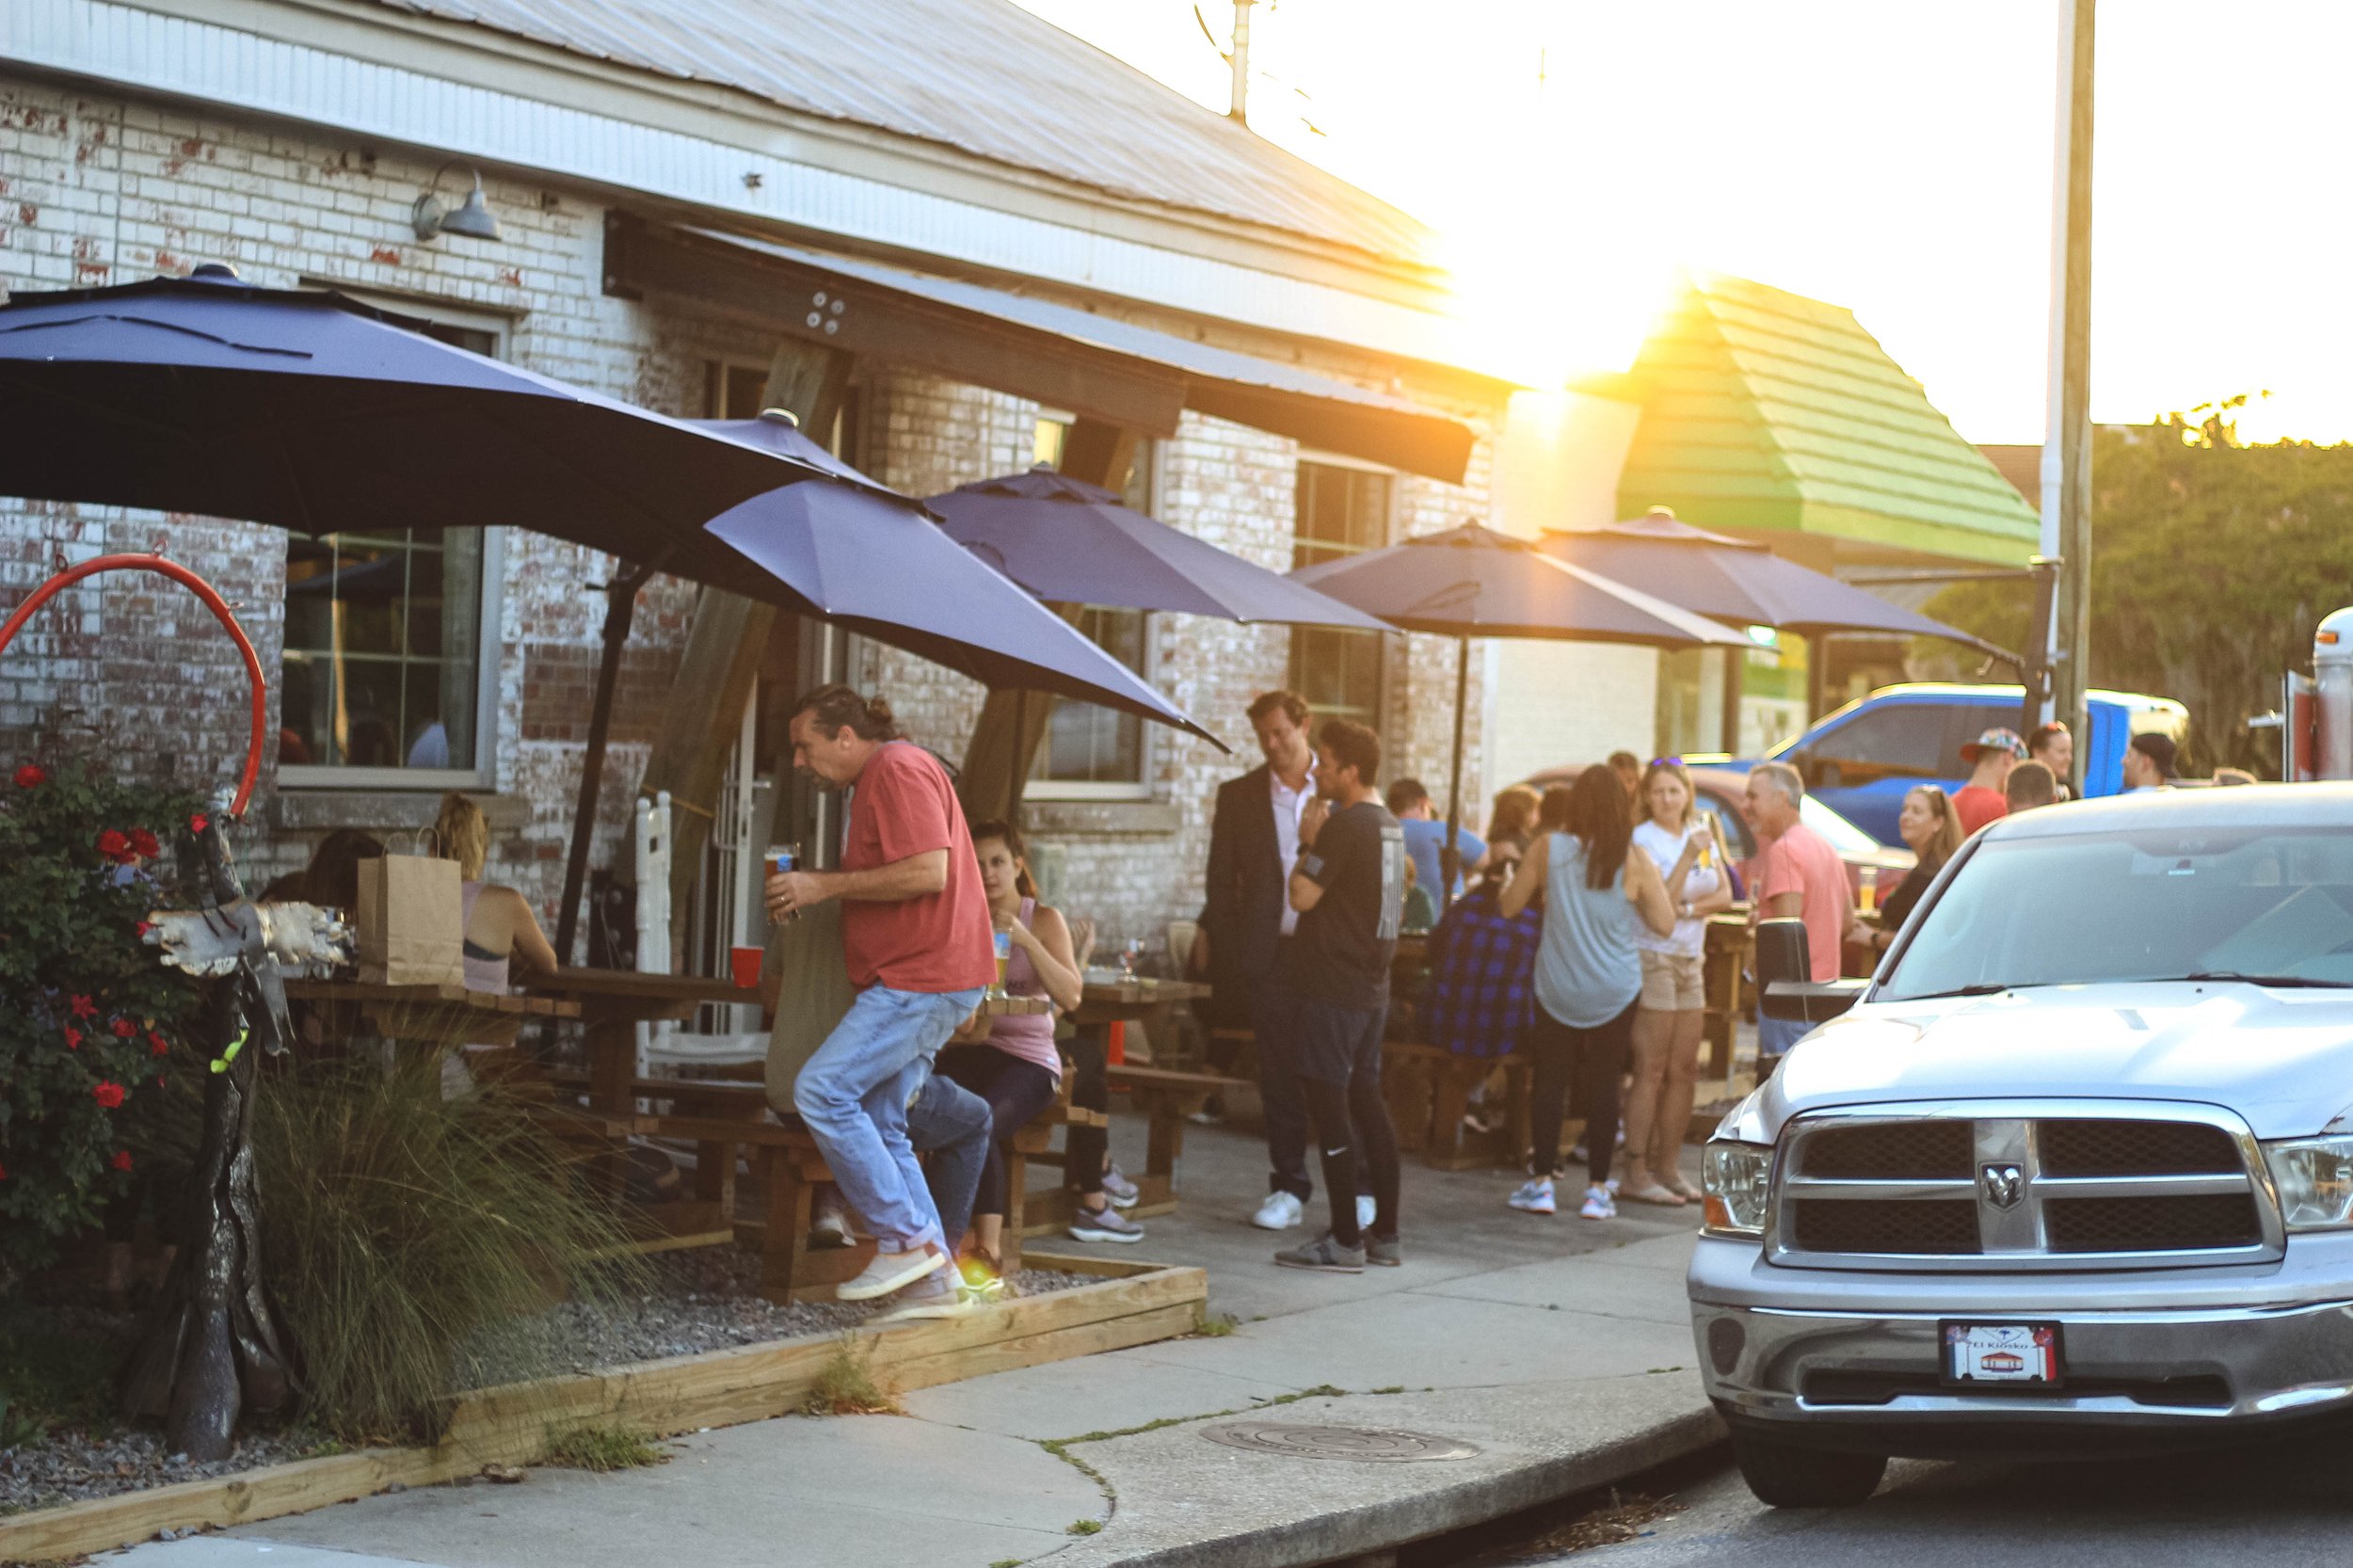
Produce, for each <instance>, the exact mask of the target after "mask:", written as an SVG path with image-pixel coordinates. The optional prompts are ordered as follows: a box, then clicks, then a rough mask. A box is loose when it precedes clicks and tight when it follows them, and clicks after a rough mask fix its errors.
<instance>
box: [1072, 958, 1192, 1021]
mask: <svg viewBox="0 0 2353 1568" xmlns="http://www.w3.org/2000/svg"><path fill="white" fill-rule="evenodd" d="M1084 980H1085V987H1084V988H1083V989H1082V990H1081V991H1080V994H1079V1007H1078V1011H1076V1012H1074V1013H1072V1014H1071V1015H1070V1022H1071V1024H1072V1025H1073V1026H1074V1027H1076V1028H1079V1029H1102V1028H1104V1027H1105V1026H1107V1025H1110V1024H1115V1023H1129V1022H1133V1021H1135V1020H1137V1019H1152V1018H1156V1017H1164V1016H1166V1010H1167V1009H1168V1008H1171V1007H1174V1006H1175V1005H1176V1004H1177V1003H1178V1002H1180V1001H1193V1000H1198V999H1200V998H1203V997H1206V996H1208V995H1209V987H1208V986H1207V985H1204V984H1199V983H1198V982H1196V981H1191V980H1151V979H1147V978H1145V977H1144V976H1142V975H1123V974H1119V973H1116V972H1114V971H1109V970H1101V969H1090V970H1088V971H1087V973H1086V975H1085V976H1084Z"/></svg>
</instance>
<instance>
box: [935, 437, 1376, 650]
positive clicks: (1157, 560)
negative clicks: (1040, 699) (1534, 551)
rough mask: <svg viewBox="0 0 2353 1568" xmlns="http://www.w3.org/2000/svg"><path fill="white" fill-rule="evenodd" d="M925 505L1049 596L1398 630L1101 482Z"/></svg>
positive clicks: (974, 494) (969, 495)
mask: <svg viewBox="0 0 2353 1568" xmlns="http://www.w3.org/2000/svg"><path fill="white" fill-rule="evenodd" d="M926 504H928V505H929V506H930V507H931V508H932V510H933V511H935V512H936V513H938V514H939V516H940V517H941V518H942V519H943V520H944V521H943V522H942V524H941V526H943V527H944V528H946V529H947V531H948V533H949V534H950V535H951V536H952V537H954V538H955V539H957V540H958V541H960V542H961V543H962V544H963V545H964V547H965V548H966V549H968V550H969V551H971V552H974V553H975V554H977V555H979V556H980V557H981V558H982V559H983V560H984V561H986V562H988V563H989V564H990V565H991V566H993V567H996V568H998V569H999V570H1000V571H1002V572H1004V574H1005V575H1006V576H1008V577H1010V578H1012V579H1013V580H1014V581H1015V582H1016V583H1018V584H1021V585H1022V586H1023V587H1025V588H1027V589H1029V590H1030V591H1031V592H1032V593H1033V594H1035V595H1037V597H1038V598H1040V599H1047V600H1055V601H1057V602H1059V603H1065V604H1106V605H1112V606H1115V607H1117V608H1120V609H1127V610H1173V611H1178V612H1181V613H1183V614H1186V615H1193V616H1218V617H1220V618H1222V619H1225V620H1235V621H1274V622H1287V623H1289V624H1291V625H1295V626H1342V627H1348V628H1351V629H1353V630H1356V631H1362V632H1386V631H1389V630H1390V628H1389V627H1388V626H1386V625H1385V624H1383V623H1382V622H1381V621H1379V620H1376V619H1374V618H1373V617H1372V616H1369V615H1366V614H1365V613H1364V612H1363V611H1361V610H1358V609H1356V608H1354V607H1353V606H1351V605H1348V604H1343V603H1342V602H1340V601H1339V600H1337V599H1333V598H1331V597H1329V596H1328V595H1325V594H1320V593H1318V592H1316V591H1315V590H1314V589H1313V588H1309V587H1305V586H1303V585H1302V584H1298V583H1295V582H1293V581H1291V580H1290V579H1289V578H1287V577H1284V576H1283V575H1281V574H1280V573H1278V572H1273V571H1269V570H1268V569H1267V568H1264V567H1261V566H1257V565H1256V564H1254V563H1252V562H1249V561H1245V560H1243V559H1242V558H1241V556H1239V555H1233V554H1229V553H1227V552H1225V551H1223V550H1220V549H1218V548H1217V547H1216V546H1215V545H1213V544H1209V543H1206V542H1204V541H1203V540H1200V539H1196V538H1194V537H1193V536H1192V535H1190V534H1187V533H1185V532H1183V531H1182V530H1180V529H1176V528H1171V527H1170V526H1168V524H1166V523H1164V522H1158V521H1155V520H1152V519H1151V518H1148V517H1145V516H1144V514H1143V513H1142V512H1138V511H1134V510H1132V509H1131V508H1129V507H1128V506H1125V505H1123V504H1121V503H1120V499H1119V497H1118V496H1116V495H1114V494H1112V492H1111V491H1110V490H1107V489H1105V488H1103V487H1101V486H1100V485H1090V484H1088V483H1087V482H1086V481H1084V480H1082V479H1073V478H1070V477H1068V476H1067V475H1065V474H1061V473H1057V472H1054V471H1053V470H1052V469H1050V468H1044V467H1040V468H1033V469H1032V470H1030V471H1029V472H1026V473H1012V474H1006V475H1005V476H1003V477H1002V478H998V479H982V480H976V481H975V482H973V483H972V484H969V485H959V486H957V487H956V488H954V489H952V490H950V491H948V492H947V493H946V494H944V495H936V496H933V497H932V498H931V500H930V501H929V502H928V503H926Z"/></svg>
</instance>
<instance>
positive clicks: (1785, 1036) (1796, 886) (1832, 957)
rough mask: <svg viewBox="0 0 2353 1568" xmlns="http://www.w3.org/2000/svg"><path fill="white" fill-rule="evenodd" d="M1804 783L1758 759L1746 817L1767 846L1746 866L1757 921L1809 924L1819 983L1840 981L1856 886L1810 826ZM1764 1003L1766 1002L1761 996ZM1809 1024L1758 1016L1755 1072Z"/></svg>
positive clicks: (1769, 1066)
mask: <svg viewBox="0 0 2353 1568" xmlns="http://www.w3.org/2000/svg"><path fill="white" fill-rule="evenodd" d="M1804 799H1805V780H1804V779H1803V778H1802V777H1801V776H1799V773H1798V770H1797V769H1795V768H1793V767H1791V766H1790V765H1789V764H1788V763H1786V762H1759V763H1758V764H1757V765H1756V767H1755V769H1754V770H1753V771H1752V772H1751V773H1750V775H1749V788H1748V798H1747V807H1748V818H1749V824H1750V825H1751V826H1753V827H1754V828H1755V829H1756V834H1757V837H1758V838H1759V839H1761V840H1764V847H1762V848H1761V849H1759V850H1758V851H1757V852H1756V858H1755V859H1753V860H1752V861H1751V862H1750V863H1749V896H1750V897H1751V898H1753V900H1755V906H1756V913H1755V918H1756V919H1757V920H1791V919H1795V920H1803V921H1805V949H1806V961H1807V963H1808V964H1809V966H1810V967H1811V968H1812V971H1813V972H1812V976H1811V978H1813V979H1815V980H1836V979H1837V978H1838V960H1839V957H1840V956H1841V952H1842V950H1843V949H1844V948H1845V946H1846V940H1847V933H1848V931H1849V929H1851V928H1852V927H1853V925H1854V923H1855V912H1854V892H1853V885H1852V884H1851V883H1849V881H1848V880H1847V863H1846V862H1845V861H1843V860H1841V859H1839V858H1838V852H1837V851H1836V850H1834V849H1833V848H1832V847H1831V844H1830V840H1827V839H1825V838H1823V837H1822V836H1821V835H1820V834H1818V833H1817V832H1815V831H1814V830H1813V829H1812V828H1810V827H1808V826H1806V825H1805V824H1804V823H1803V822H1802V821H1801V820H1800V817H1799V805H1800V803H1801V802H1802V801H1803V800H1804ZM1759 1000H1760V1003H1761V1001H1762V999H1759ZM1807 1028H1808V1026H1807V1025H1806V1024H1804V1023H1802V1022H1793V1021H1791V1020H1788V1019H1784V1018H1769V1017H1767V1016H1765V1015H1764V1012H1763V1009H1762V1006H1761V1005H1760V1007H1759V1010H1758V1013H1757V1017H1756V1051H1757V1074H1758V1077H1759V1078H1760V1079H1762V1078H1764V1077H1766V1076H1768V1075H1769V1074H1770V1073H1771V1072H1772V1070H1773V1069H1774V1068H1775V1067H1777V1066H1779V1065H1780V1064H1781V1059H1782V1056H1783V1055H1784V1054H1785V1052H1787V1050H1788V1049H1789V1048H1790V1047H1791V1046H1794V1045H1796V1044H1797V1043H1798V1041H1799V1040H1800V1039H1801V1038H1802V1037H1803V1036H1804V1035H1805V1033H1806V1031H1807Z"/></svg>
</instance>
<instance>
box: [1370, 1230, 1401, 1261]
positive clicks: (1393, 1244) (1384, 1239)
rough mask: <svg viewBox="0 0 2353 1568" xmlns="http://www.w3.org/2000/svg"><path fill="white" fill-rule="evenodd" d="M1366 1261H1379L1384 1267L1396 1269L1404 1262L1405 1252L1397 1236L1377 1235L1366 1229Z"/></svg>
mask: <svg viewBox="0 0 2353 1568" xmlns="http://www.w3.org/2000/svg"><path fill="white" fill-rule="evenodd" d="M1365 1261H1366V1262H1368V1263H1378V1264H1380V1265H1381V1267H1383V1268H1384V1269H1395V1268H1399V1267H1401V1265H1402V1264H1403V1263H1404V1261H1405V1254H1404V1252H1403V1250H1402V1249H1401V1247H1400V1246H1399V1245H1398V1240H1397V1238H1396V1237H1394V1236H1375V1235H1374V1234H1373V1233H1372V1232H1370V1231H1366V1232H1365Z"/></svg>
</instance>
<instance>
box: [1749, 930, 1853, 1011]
mask: <svg viewBox="0 0 2353 1568" xmlns="http://www.w3.org/2000/svg"><path fill="white" fill-rule="evenodd" d="M1868 984H1870V982H1868V981H1865V980H1819V981H1817V980H1816V979H1815V978H1814V966H1813V961H1812V954H1811V952H1809V951H1808V948H1807V944H1806V936H1805V922H1804V921H1803V920H1760V921H1758V922H1757V927H1756V989H1757V994H1758V995H1759V996H1760V997H1762V998H1763V999H1764V1007H1765V1016H1767V1017H1769V1018H1779V1019H1782V1020H1783V1021H1785V1022H1789V1023H1808V1024H1819V1023H1828V1022H1829V1021H1830V1020H1831V1019H1833V1018H1834V1017H1837V1016H1839V1015H1840V1014H1841V1013H1844V1012H1846V1011H1847V1010H1848V1009H1849V1008H1850V1007H1852V1006H1853V1005H1854V1004H1855V1003H1856V1002H1858V1001H1860V1000H1863V990H1864V987H1865V986H1866V985H1868Z"/></svg>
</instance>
